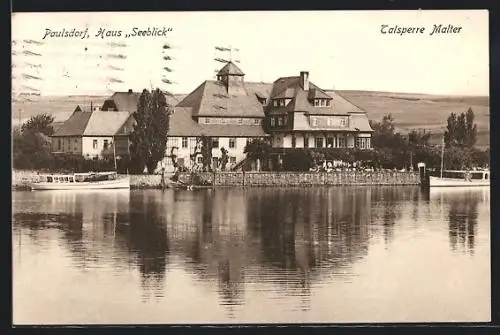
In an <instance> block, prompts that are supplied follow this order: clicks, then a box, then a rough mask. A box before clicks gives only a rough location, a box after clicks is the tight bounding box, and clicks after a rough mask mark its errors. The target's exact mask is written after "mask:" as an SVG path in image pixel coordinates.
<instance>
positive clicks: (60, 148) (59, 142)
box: [57, 139, 63, 150]
mask: <svg viewBox="0 0 500 335" xmlns="http://www.w3.org/2000/svg"><path fill="white" fill-rule="evenodd" d="M57 142H58V143H57V150H62V148H63V145H62V140H61V139H58V141H57Z"/></svg>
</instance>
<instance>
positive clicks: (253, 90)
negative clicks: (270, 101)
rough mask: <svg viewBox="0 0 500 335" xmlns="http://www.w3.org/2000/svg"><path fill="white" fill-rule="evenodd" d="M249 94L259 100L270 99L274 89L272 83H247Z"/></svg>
mask: <svg viewBox="0 0 500 335" xmlns="http://www.w3.org/2000/svg"><path fill="white" fill-rule="evenodd" d="M245 87H246V88H247V92H248V94H255V95H256V96H257V97H259V98H266V99H267V98H269V96H270V94H271V90H272V88H273V84H272V83H258V82H248V81H245Z"/></svg>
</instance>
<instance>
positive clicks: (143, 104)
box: [130, 89, 172, 173]
mask: <svg viewBox="0 0 500 335" xmlns="http://www.w3.org/2000/svg"><path fill="white" fill-rule="evenodd" d="M171 113H172V109H171V108H170V106H168V104H167V100H166V98H165V95H164V94H163V92H161V91H160V90H159V89H156V90H155V91H154V92H153V93H150V92H149V91H148V90H146V89H144V90H143V91H142V94H141V96H140V97H139V101H138V103H137V111H136V112H135V113H134V114H133V115H134V119H135V121H136V123H135V125H134V130H133V132H132V134H131V135H130V141H131V145H130V155H131V170H132V172H134V173H141V172H142V171H143V170H144V167H146V168H147V170H148V173H154V170H155V169H156V166H157V165H158V162H159V161H161V160H162V159H163V157H164V156H165V150H166V148H167V134H168V128H169V118H170V115H171Z"/></svg>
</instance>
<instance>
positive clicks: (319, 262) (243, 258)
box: [14, 187, 474, 313]
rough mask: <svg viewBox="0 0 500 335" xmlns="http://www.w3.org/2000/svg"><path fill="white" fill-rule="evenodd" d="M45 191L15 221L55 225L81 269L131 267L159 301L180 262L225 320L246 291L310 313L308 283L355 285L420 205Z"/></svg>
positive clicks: (381, 193)
mask: <svg viewBox="0 0 500 335" xmlns="http://www.w3.org/2000/svg"><path fill="white" fill-rule="evenodd" d="M42 193H43V192H40V193H38V194H37V195H36V196H37V197H38V198H37V201H38V202H40V203H41V205H40V206H41V210H38V212H41V213H45V214H30V213H29V212H25V213H24V214H15V218H14V220H15V221H16V222H21V224H23V222H24V223H25V224H28V225H31V226H33V225H37V227H39V229H41V228H40V227H42V226H43V224H45V225H52V226H53V225H57V226H58V227H60V229H62V231H63V232H64V236H63V239H64V240H65V243H66V244H67V245H68V248H69V250H70V252H71V254H72V255H73V257H74V259H75V260H76V262H77V263H78V264H80V266H82V267H83V268H85V267H89V266H92V265H98V264H99V262H106V263H107V264H108V265H110V264H111V265H112V266H113V267H114V268H115V269H116V271H121V269H124V268H125V267H127V266H128V267H129V268H130V267H133V268H137V269H138V270H139V272H140V274H141V285H142V291H143V295H144V298H145V299H152V298H159V297H162V296H163V295H164V292H163V288H164V285H165V273H166V272H167V270H168V269H167V266H168V263H169V259H171V258H172V257H174V258H175V262H176V263H175V264H176V266H179V263H178V259H179V258H180V259H181V260H183V261H182V262H181V266H182V269H183V270H184V271H188V272H190V273H191V274H194V275H195V278H196V280H197V281H199V283H201V284H202V285H209V288H208V289H210V290H211V289H213V288H216V291H217V292H218V295H219V303H220V305H223V306H225V308H227V311H228V313H232V312H233V311H234V310H235V309H236V308H237V307H238V306H239V305H242V304H244V302H245V290H246V289H248V288H249V287H250V286H252V287H255V286H257V287H260V286H262V285H265V286H266V287H272V288H273V289H274V291H275V292H276V295H277V296H278V298H279V296H281V295H289V296H297V297H298V301H299V305H300V306H298V307H297V308H298V309H302V310H307V309H309V308H310V300H309V299H310V295H311V291H312V287H313V286H314V285H322V283H323V282H325V281H327V280H330V279H332V278H333V277H334V278H336V279H337V280H343V281H347V282H348V281H350V280H352V274H351V270H350V268H351V267H352V265H353V264H354V263H355V262H357V261H359V260H360V259H362V258H364V257H365V256H366V255H367V253H368V246H369V243H370V239H371V238H373V237H374V236H378V235H382V236H383V239H384V240H385V243H390V241H391V239H392V238H393V229H394V225H395V222H396V221H397V220H398V218H399V217H401V215H402V214H401V213H402V210H403V206H402V205H400V204H402V203H408V202H414V203H415V202H418V203H420V202H421V201H424V200H425V199H424V200H422V196H421V194H420V193H419V190H418V188H409V189H405V188H392V187H386V188H373V189H371V188H363V187H361V188H355V187H342V188H309V189H304V188H289V189H274V188H273V189H271V188H261V189H217V190H195V191H185V190H167V191H165V192H160V191H156V190H153V191H137V192H136V191H131V192H125V193H120V192H112V193H101V192H94V193H66V194H59V193H52V192H47V193H44V194H43V195H41V194H42ZM37 206H38V205H37ZM469 206H471V205H469ZM460 208H461V207H460ZM460 208H459V209H457V210H456V211H458V212H459V211H463V209H460ZM413 215H418V214H413ZM471 215H472V214H471ZM34 216H36V217H34ZM468 220H469V221H471V220H473V218H470V219H468ZM455 221H456V220H455ZM44 222H45V223H44ZM34 230H35V231H36V229H34ZM450 230H451V229H450ZM466 230H467V229H466ZM450 234H451V233H450ZM450 236H451V235H450ZM470 243H472V245H473V243H474V241H473V240H472V241H471V242H470Z"/></svg>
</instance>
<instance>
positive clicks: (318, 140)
mask: <svg viewBox="0 0 500 335" xmlns="http://www.w3.org/2000/svg"><path fill="white" fill-rule="evenodd" d="M316 148H323V137H316Z"/></svg>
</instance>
